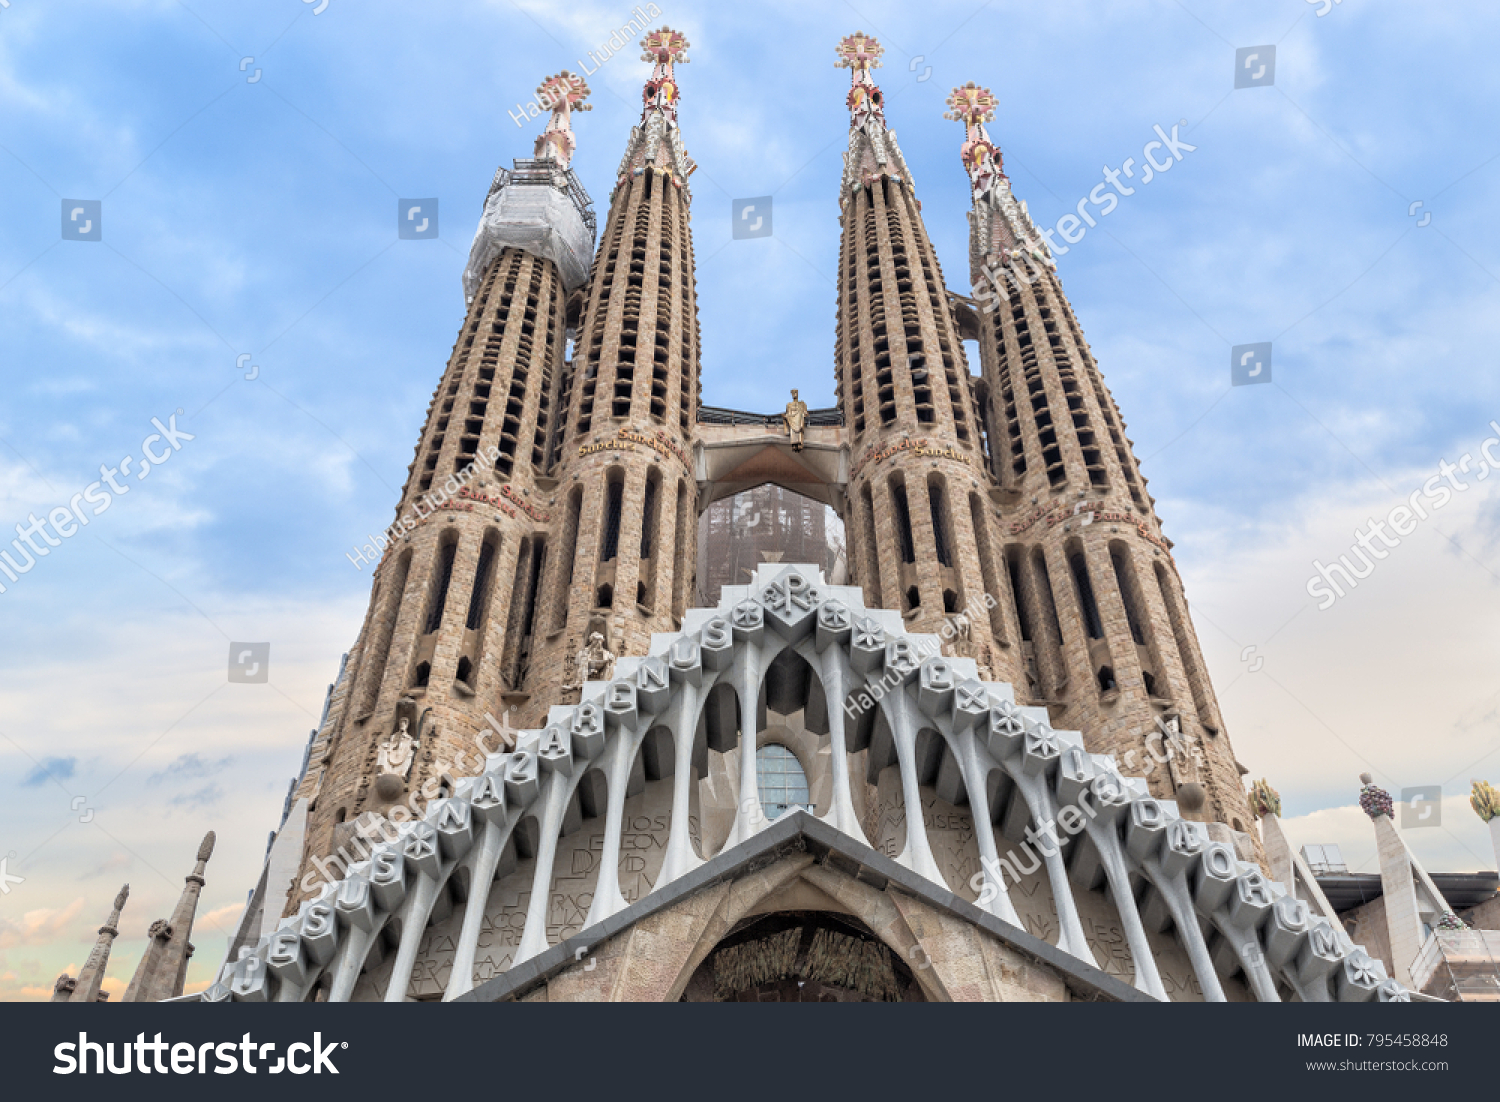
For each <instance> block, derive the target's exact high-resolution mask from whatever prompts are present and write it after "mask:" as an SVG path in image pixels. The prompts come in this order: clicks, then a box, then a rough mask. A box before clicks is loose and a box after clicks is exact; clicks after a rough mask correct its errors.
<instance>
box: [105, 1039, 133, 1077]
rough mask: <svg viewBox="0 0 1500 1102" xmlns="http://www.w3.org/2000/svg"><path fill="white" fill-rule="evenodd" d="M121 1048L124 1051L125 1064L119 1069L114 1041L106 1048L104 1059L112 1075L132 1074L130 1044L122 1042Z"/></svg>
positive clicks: (107, 1044) (106, 1045)
mask: <svg viewBox="0 0 1500 1102" xmlns="http://www.w3.org/2000/svg"><path fill="white" fill-rule="evenodd" d="M120 1047H121V1048H122V1049H123V1050H124V1055H125V1063H123V1064H122V1065H120V1066H119V1067H115V1043H114V1042H113V1041H109V1042H107V1043H106V1044H105V1046H104V1059H105V1062H106V1064H107V1065H108V1067H109V1071H110V1074H111V1075H129V1074H130V1042H129V1041H121V1042H120Z"/></svg>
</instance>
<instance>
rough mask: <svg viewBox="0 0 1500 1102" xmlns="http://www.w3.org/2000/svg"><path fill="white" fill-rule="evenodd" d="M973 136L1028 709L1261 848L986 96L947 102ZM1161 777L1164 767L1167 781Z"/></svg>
mask: <svg viewBox="0 0 1500 1102" xmlns="http://www.w3.org/2000/svg"><path fill="white" fill-rule="evenodd" d="M947 102H948V107H949V112H948V114H947V116H946V117H947V118H949V119H952V120H955V121H957V122H960V123H962V124H963V127H964V141H963V144H962V145H961V146H960V147H959V154H960V157H961V159H962V162H963V166H964V170H965V171H966V172H967V173H968V176H969V180H970V184H971V194H972V200H973V207H972V209H971V211H970V213H969V227H970V229H969V270H970V278H971V280H972V281H973V285H974V286H975V287H976V288H977V289H978V290H977V291H976V294H975V300H976V303H977V304H978V305H979V316H978V327H979V349H980V363H981V367H982V373H983V382H984V386H983V388H982V392H983V393H984V394H985V395H986V396H987V401H986V403H985V405H984V408H983V410H982V415H983V416H984V418H985V421H986V427H987V434H988V438H989V440H990V443H991V467H992V471H993V474H994V477H995V479H996V481H997V482H998V484H999V487H1000V495H999V496H1000V498H1001V500H1002V501H1003V502H1005V503H1006V505H1005V519H1006V523H1005V525H1004V527H1005V538H1004V542H1003V544H1002V545H1000V546H998V547H997V548H995V550H996V551H997V553H998V556H999V557H998V558H997V560H996V570H997V572H998V571H1000V570H1003V571H1004V572H1005V574H1006V575H1007V576H1008V579H1009V581H1010V583H1011V588H1012V590H1013V592H1014V593H1015V595H1016V602H1017V619H1018V621H1019V626H1020V635H1021V647H1020V651H1021V653H1022V656H1023V669H1022V672H1021V675H1020V676H1019V677H1018V678H1017V679H1016V680H1015V682H1014V684H1015V686H1016V695H1017V698H1018V699H1019V698H1021V697H1023V696H1024V697H1026V698H1027V700H1028V702H1029V703H1033V704H1042V705H1046V706H1048V707H1049V708H1050V710H1051V712H1052V716H1053V721H1054V723H1056V724H1057V725H1058V726H1062V727H1068V728H1072V729H1075V730H1079V731H1082V732H1084V734H1085V738H1086V739H1087V742H1088V749H1089V750H1091V751H1093V752H1095V753H1107V754H1114V755H1115V756H1116V758H1117V759H1118V760H1119V761H1120V763H1121V767H1122V768H1123V769H1125V771H1127V772H1132V773H1134V772H1144V773H1146V774H1147V776H1148V779H1149V781H1150V784H1151V790H1152V794H1153V795H1155V796H1157V797H1158V798H1165V799H1176V800H1178V801H1179V803H1180V804H1181V805H1182V808H1183V810H1184V811H1185V812H1187V813H1189V814H1191V815H1194V816H1195V817H1198V816H1201V817H1203V818H1205V819H1208V820H1211V821H1216V822H1221V823H1225V824H1228V825H1230V826H1231V827H1233V828H1234V829H1236V830H1239V831H1242V832H1247V833H1248V832H1249V831H1250V824H1251V822H1252V819H1251V816H1250V809H1249V805H1248V803H1247V802H1246V798H1245V795H1244V790H1243V786H1242V784H1241V781H1240V775H1241V771H1240V769H1239V767H1238V764H1237V762H1236V761H1235V757H1234V751H1233V749H1232V748H1231V747H1230V744H1229V738H1228V736H1227V735H1226V734H1225V733H1224V725H1223V722H1222V720H1221V719H1220V718H1219V709H1218V703H1217V701H1216V700H1215V698H1214V691H1213V686H1212V685H1211V684H1210V682H1209V678H1208V670H1207V667H1206V666H1205V664H1204V661H1203V655H1202V652H1201V650H1200V649H1199V646H1198V640H1197V637H1196V635H1195V633H1194V631H1193V625H1192V621H1191V619H1189V616H1188V607H1187V601H1186V598H1185V597H1184V595H1183V590H1182V580H1181V578H1180V577H1179V576H1178V573H1177V566H1176V563H1175V562H1174V561H1173V559H1172V543H1171V541H1170V540H1168V539H1167V538H1166V537H1165V536H1164V535H1163V534H1162V531H1161V522H1160V521H1159V519H1158V518H1157V516H1156V510H1155V501H1154V499H1152V498H1151V496H1150V495H1149V494H1148V493H1147V492H1146V480H1145V478H1144V477H1143V476H1142V475H1141V472H1140V465H1139V464H1138V463H1137V461H1136V458H1135V455H1134V453H1133V452H1132V450H1131V441H1130V440H1129V439H1128V438H1127V437H1126V435H1125V422H1124V419H1123V418H1122V417H1121V416H1120V411H1119V407H1118V406H1116V404H1115V401H1114V398H1113V396H1111V394H1110V392H1109V388H1108V387H1106V386H1105V384H1104V377H1103V375H1102V374H1101V373H1100V371H1099V365H1098V363H1097V362H1096V361H1095V359H1094V356H1093V353H1092V351H1091V350H1090V348H1089V344H1088V342H1087V341H1086V340H1084V337H1083V331H1082V329H1081V328H1080V327H1079V324H1078V320H1077V318H1076V317H1075V316H1074V314H1073V308H1072V306H1071V305H1070V304H1069V302H1068V299H1067V296H1066V295H1065V294H1064V293H1063V289H1062V281H1061V280H1060V279H1059V278H1058V275H1057V265H1056V263H1055V261H1054V260H1053V258H1052V254H1051V251H1050V250H1049V249H1048V247H1047V244H1046V242H1045V241H1044V240H1043V238H1042V235H1041V234H1040V233H1038V231H1037V228H1036V226H1035V225H1034V224H1033V223H1032V221H1031V218H1030V215H1029V214H1028V213H1027V210H1026V204H1025V203H1024V202H1021V201H1018V200H1017V199H1016V197H1015V196H1014V194H1013V193H1012V192H1011V187H1010V181H1009V179H1008V178H1007V177H1006V175H1005V172H1004V166H1003V161H1002V158H1001V154H1000V150H999V148H998V147H997V146H996V145H995V144H994V143H993V142H992V141H991V140H990V136H989V133H988V132H987V130H986V129H985V123H987V122H990V121H992V120H993V119H994V117H995V108H996V106H997V101H996V99H995V97H994V96H993V95H992V94H991V93H990V91H989V89H987V88H981V87H979V86H978V85H976V84H974V83H973V82H972V81H971V82H970V83H969V84H967V85H965V86H964V87H962V88H955V89H954V90H953V92H952V94H951V95H950V96H949V97H948V101H947ZM1153 762H1155V765H1154V766H1153Z"/></svg>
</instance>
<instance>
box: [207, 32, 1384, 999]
mask: <svg viewBox="0 0 1500 1102" xmlns="http://www.w3.org/2000/svg"><path fill="white" fill-rule="evenodd" d="M642 47H643V49H644V51H645V52H644V55H643V59H644V60H645V61H647V62H648V63H650V65H651V70H650V75H649V77H648V78H647V81H646V83H645V87H644V90H643V104H642V114H641V121H640V123H639V125H637V126H636V127H635V128H634V129H633V130H632V131H631V133H630V135H629V136H628V138H627V139H626V142H625V152H624V156H623V158H622V160H621V163H620V167H619V171H618V173H617V175H616V177H615V179H614V180H613V181H611V182H610V184H609V191H608V199H607V209H606V210H605V211H604V214H603V227H602V232H601V233H598V234H596V213H595V210H594V207H593V204H592V200H591V199H590V197H589V195H588V193H587V191H586V190H585V189H584V187H583V185H582V183H581V182H580V181H579V180H578V178H577V176H576V175H575V174H574V173H573V170H572V168H571V167H570V165H571V160H572V155H573V152H574V149H575V145H576V140H577V139H576V137H575V135H574V132H573V122H574V119H573V116H574V114H575V113H577V112H581V111H586V110H588V104H587V102H586V99H587V95H588V88H587V86H586V84H585V83H584V82H583V80H582V79H581V78H580V77H577V76H575V75H572V74H569V73H567V72H564V73H561V74H559V75H557V76H554V77H550V78H548V79H547V80H546V81H545V82H544V83H543V84H542V86H541V87H540V88H539V89H538V96H539V99H538V102H539V103H541V104H542V105H543V106H545V107H548V108H549V109H550V117H549V119H548V121H547V123H546V125H545V129H544V130H543V132H542V134H541V136H540V137H539V138H538V140H537V143H536V148H535V151H534V156H533V157H532V158H531V159H528V160H519V161H516V162H515V166H514V168H513V169H502V170H501V171H500V172H499V173H498V174H497V176H496V178H495V181H494V184H493V185H492V187H491V189H490V192H489V195H488V196H487V198H486V202H485V206H484V213H483V216H482V218H481V222H480V227H479V230H478V233H477V234H476V237H475V242H474V246H473V250H472V253H471V259H470V264H469V267H468V270H467V271H466V273H465V290H466V293H467V299H468V306H467V313H466V316H465V318H464V322H463V326H462V328H461V330H460V332H459V335H458V339H457V341H456V343H455V345H454V348H453V352H452V354H451V356H450V359H449V362H448V364H447V367H446V369H445V370H444V372H443V374H442V376H441V378H440V379H439V381H438V384H437V388H436V390H435V391H434V393H433V399H432V403H431V405H430V406H429V409H428V413H427V420H426V424H425V425H424V426H423V429H422V433H421V436H420V437H419V439H418V443H417V447H416V452H415V455H414V457H413V460H412V464H411V467H410V471H409V475H408V480H407V484H406V486H405V489H404V491H403V493H402V497H401V500H400V502H399V503H398V504H397V508H396V519H395V523H393V524H392V526H391V528H390V529H388V530H387V533H386V534H385V535H384V536H383V537H382V538H381V539H380V540H379V541H377V542H378V543H380V544H382V545H383V546H378V547H377V546H374V545H372V547H371V548H370V552H371V554H372V556H374V557H377V558H378V560H379V565H378V568H377V569H376V570H375V573H374V581H373V590H372V594H371V600H370V606H369V612H368V614H367V616H366V619H365V622H364V624H363V627H362V628H361V630H360V633H359V637H358V639H357V640H356V642H355V644H354V646H353V647H352V649H351V650H350V652H349V654H348V656H347V660H346V662H345V664H344V666H343V668H342V669H341V671H340V675H339V678H338V680H337V682H336V684H335V685H334V686H333V687H332V688H331V690H330V695H329V700H328V704H327V707H326V709H325V714H324V717H323V721H322V724H321V726H320V728H319V729H318V730H317V731H316V732H314V736H313V739H312V742H311V745H310V747H309V751H308V755H307V760H306V763H305V767H304V770H303V772H302V775H301V777H300V778H299V780H298V781H297V782H296V784H295V786H294V790H293V792H292V793H291V795H290V797H289V800H288V808H287V813H286V815H285V817H284V821H283V823H282V825H281V828H280V830H279V831H278V833H277V835H276V838H275V842H274V844H273V845H272V848H271V851H270V855H269V858H268V861H267V865H266V871H265V873H264V874H263V875H262V877H261V881H260V884H259V885H258V887H257V889H256V891H255V893H254V896H253V899H252V903H251V906H250V907H249V908H248V909H247V913H246V916H245V918H244V921H243V923H242V925H241V928H240V930H239V933H238V936H237V937H236V939H235V942H234V945H233V946H232V951H231V959H230V961H229V962H228V963H226V965H225V966H224V968H223V970H222V971H221V974H220V977H219V980H218V982H216V983H215V984H214V985H213V986H212V987H211V988H210V989H209V991H208V992H207V993H206V994H205V996H204V998H205V999H206V1000H207V1001H222V1000H227V999H233V1000H271V1001H300V1000H331V1001H342V1000H385V1001H406V1000H438V999H444V1000H453V999H469V1000H472V999H552V1000H566V999H617V1000H627V999H652V1000H658V999H673V1000H675V999H688V1000H703V1001H710V1000H715V999H718V1000H724V999H772V1000H813V1001H851V1000H853V1001H858V1000H871V999H880V1000H929V1001H933V1000H950V999H951V1000H1018V999H1019V1000H1028V999H1029V1000H1064V999H1101V998H1103V999H1120V1000H1127V1001H1129V1000H1207V1001H1223V1000H1249V999H1260V1000H1264V1001H1276V1000H1292V999H1303V1000H1327V999H1341V1000H1351V1001H1361V1000H1368V999H1379V1000H1381V1001H1387V1000H1404V999H1405V998H1406V997H1407V995H1406V991H1405V989H1404V988H1402V987H1401V985H1400V984H1398V983H1396V982H1395V981H1394V980H1390V979H1388V978H1387V977H1386V975H1385V970H1384V969H1383V968H1382V967H1381V965H1380V964H1379V962H1378V961H1374V960H1372V959H1371V958H1370V957H1369V956H1368V955H1367V954H1365V953H1364V952H1363V951H1362V950H1360V949H1359V948H1358V947H1357V946H1354V945H1353V944H1352V943H1349V941H1348V939H1347V938H1342V937H1340V936H1339V931H1338V930H1337V929H1336V928H1335V927H1334V926H1333V925H1332V924H1330V923H1329V922H1328V921H1327V919H1326V918H1324V917H1322V916H1320V915H1318V914H1317V913H1315V912H1314V911H1312V910H1310V909H1309V907H1308V905H1307V904H1306V902H1305V901H1303V900H1301V899H1299V898H1298V897H1297V896H1295V895H1291V894H1288V893H1287V890H1286V889H1285V888H1284V887H1283V886H1282V885H1280V884H1278V883H1276V882H1274V881H1273V880H1271V878H1270V877H1269V876H1268V875H1267V871H1268V867H1269V866H1267V865H1266V861H1265V857H1264V855H1263V853H1262V851H1261V844H1260V840H1259V838H1258V837H1257V836H1256V835H1255V833H1254V831H1253V829H1252V826H1251V824H1252V814H1251V811H1250V805H1249V802H1248V800H1247V797H1246V793H1245V788H1244V785H1243V782H1242V779H1241V778H1242V775H1243V774H1244V772H1245V770H1244V769H1243V768H1242V767H1241V766H1239V765H1238V763H1237V762H1236V760H1235V756H1234V752H1233V750H1232V748H1231V745H1230V742H1229V736H1228V733H1227V731H1225V729H1224V725H1223V723H1222V720H1221V719H1220V717H1219V714H1218V707H1217V703H1216V701H1215V696H1214V690H1213V686H1212V685H1211V683H1210V681H1209V678H1208V672H1207V668H1206V665H1205V663H1204V659H1203V655H1202V653H1201V651H1200V649H1199V646H1198V643H1197V640H1196V638H1195V635H1194V631H1193V627H1192V623H1191V620H1190V619H1189V616H1188V610H1187V602H1186V598H1185V596H1184V594H1183V590H1182V583H1181V580H1180V578H1179V576H1178V573H1177V569H1176V566H1175V564H1174V562H1173V559H1172V554H1171V546H1172V545H1171V542H1170V541H1169V540H1168V539H1166V537H1165V536H1164V535H1163V534H1162V532H1161V527H1160V522H1159V520H1158V518H1157V516H1156V514H1155V510H1154V501H1153V499H1152V498H1151V496H1150V495H1149V493H1148V492H1147V490H1146V481H1145V479H1144V478H1143V477H1142V475H1141V473H1140V470H1139V465H1138V463H1137V461H1136V459H1135V457H1134V455H1133V453H1132V450H1131V443H1130V441H1129V439H1128V437H1126V435H1125V423H1124V421H1123V419H1122V418H1121V416H1120V412H1119V410H1118V408H1117V406H1116V405H1115V402H1114V400H1113V398H1112V397H1111V396H1110V393H1109V391H1108V389H1107V387H1106V386H1105V384H1104V381H1103V377H1102V375H1101V373H1100V370H1099V367H1098V364H1097V363H1096V361H1095V360H1094V358H1093V355H1092V352H1091V351H1090V348H1089V345H1088V343H1087V342H1086V341H1085V340H1084V337H1083V334H1082V329H1081V327H1080V325H1079V323H1078V321H1077V319H1076V317H1075V316H1074V313H1073V310H1072V307H1071V306H1070V304H1069V302H1068V300H1067V297H1066V296H1065V294H1064V292H1063V289H1062V284H1061V281H1060V279H1059V277H1058V275H1057V272H1056V267H1055V264H1054V262H1053V259H1052V256H1051V252H1050V250H1049V248H1048V243H1047V241H1046V240H1045V239H1044V237H1043V235H1042V234H1040V233H1039V232H1038V230H1037V228H1036V227H1035V226H1034V225H1033V223H1032V222H1031V219H1030V217H1029V215H1028V214H1027V210H1026V205H1025V203H1024V202H1021V201H1020V200H1018V199H1017V198H1016V197H1015V196H1014V195H1013V194H1012V192H1011V190H1010V184H1009V181H1008V179H1007V178H1006V176H1005V174H1004V172H1003V165H1002V159H1001V154H1000V151H999V149H998V148H997V147H996V146H995V145H994V144H993V142H992V141H991V139H990V138H989V135H988V133H987V131H986V128H985V124H986V123H987V122H989V121H991V120H992V119H993V114H994V108H995V100H994V98H993V97H992V96H991V95H990V94H989V92H988V91H987V90H985V89H983V88H979V87H977V86H975V85H972V84H971V85H968V86H966V87H964V88H958V89H954V91H953V94H952V96H951V97H950V98H949V101H948V104H949V107H950V109H951V110H950V114H949V118H951V119H953V120H955V121H957V122H958V123H960V124H961V125H962V128H963V140H962V143H961V145H960V155H961V161H962V165H963V168H964V170H965V171H966V172H967V174H968V176H969V179H970V181H971V185H972V189H971V190H972V207H971V210H970V211H969V213H968V217H969V221H970V255H969V266H970V272H969V274H970V280H971V285H972V286H973V287H974V288H975V292H974V294H973V295H959V294H955V293H953V292H950V291H949V290H948V289H947V284H946V282H945V280H944V276H943V272H942V268H941V266H940V264H939V261H938V258H937V255H936V252H935V250H934V248H933V246H932V243H931V241H930V240H929V238H928V236H927V230H926V227H925V225H924V221H923V219H924V215H923V211H922V208H921V204H920V202H919V200H918V193H917V186H916V183H915V180H914V178H913V175H912V173H911V170H910V168H909V166H908V165H907V163H906V161H905V158H904V156H903V154H902V152H901V149H900V146H899V145H898V143H897V139H896V134H895V132H894V131H893V130H891V129H890V128H889V127H888V125H887V120H886V117H885V113H884V103H883V96H882V93H881V90H880V88H879V86H878V85H877V84H876V83H875V80H874V75H873V74H874V69H875V68H876V67H878V66H879V63H880V54H881V48H880V46H879V44H878V43H877V42H876V41H875V40H874V39H872V38H870V37H868V36H866V35H863V34H856V35H851V36H849V37H848V38H846V39H844V40H843V41H842V42H841V43H840V44H839V47H838V50H837V59H838V61H837V63H838V64H839V65H841V66H843V67H845V68H847V69H848V70H849V73H850V78H851V79H850V90H849V94H848V100H847V106H848V108H849V111H850V133H849V147H848V151H847V153H846V154H845V158H844V170H843V175H842V179H841V180H840V181H839V184H838V197H837V198H838V217H839V221H840V226H841V230H842V233H841V240H840V247H839V259H838V273H839V274H838V290H837V302H836V307H837V315H836V317H837V320H836V325H835V354H834V364H833V367H834V374H835V379H836V382H837V393H838V406H837V408H836V409H833V410H815V411H808V410H806V407H805V406H800V405H799V404H798V403H795V402H794V403H793V404H792V405H789V407H788V409H787V411H786V413H785V414H784V415H748V414H734V415H731V411H722V410H714V409H712V408H711V407H706V406H704V405H703V403H702V379H701V343H700V333H699V327H698V317H697V305H696V294H697V291H696V275H695V269H694V253H693V241H692V222H691V218H690V210H691V203H692V190H691V182H690V178H691V176H692V173H693V170H694V168H695V165H694V162H693V160H692V158H691V156H689V154H688V152H687V148H686V143H685V135H684V131H683V128H682V126H681V124H680V120H679V106H680V103H681V99H682V97H681V94H680V90H679V85H678V79H679V77H678V67H679V66H680V65H682V64H683V63H684V62H686V60H687V58H686V51H687V48H688V43H687V42H686V40H685V39H684V38H683V36H682V35H681V34H680V33H678V32H676V31H673V30H671V29H670V28H663V29H661V30H656V31H652V32H650V33H649V34H647V35H646V36H645V38H644V40H643V42H642ZM938 216H942V217H947V216H949V215H946V214H945V215H938ZM596 236H597V239H598V243H597V247H596V244H595V240H596ZM965 340H975V341H977V343H978V347H979V358H980V362H979V364H978V365H973V366H974V367H977V373H974V371H972V370H971V365H970V364H969V363H968V362H967V359H966V356H965V352H964V341H965ZM768 483H769V484H772V485H774V486H776V487H779V488H781V490H783V491H788V492H791V493H795V494H800V495H803V496H804V497H806V498H808V499H811V500H812V501H813V502H817V503H819V508H821V506H822V505H827V506H830V507H832V509H833V510H834V511H835V512H836V513H837V514H838V515H839V517H840V518H841V519H842V521H843V523H844V526H845V535H846V540H847V557H846V558H841V559H840V562H839V568H838V571H837V574H836V575H834V576H830V573H829V572H828V571H827V570H825V569H823V567H822V564H819V563H814V564H808V565H798V564H796V563H794V562H792V561H791V560H788V561H787V562H785V563H783V562H777V561H766V562H762V563H761V564H760V565H759V566H758V567H756V568H755V569H754V573H753V575H751V576H749V577H740V578H735V579H731V581H730V584H723V585H722V586H721V587H716V588H717V590H718V592H717V596H718V601H717V604H716V605H715V606H714V607H709V608H695V607H691V606H692V604H693V596H694V593H695V570H696V569H697V563H698V557H699V550H700V549H699V547H698V538H699V537H698V533H699V531H700V517H701V515H702V514H703V512H704V511H705V510H707V509H709V508H710V507H711V506H713V505H714V504H715V503H716V502H721V501H725V500H726V499H729V498H731V497H733V496H734V495H735V494H738V493H742V492H745V491H748V490H753V489H755V488H756V487H760V486H764V485H766V484H768ZM820 516H821V514H820ZM845 575H847V577H846V576H845ZM178 990H180V985H179V987H178Z"/></svg>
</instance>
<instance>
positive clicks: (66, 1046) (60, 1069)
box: [52, 1041, 78, 1075]
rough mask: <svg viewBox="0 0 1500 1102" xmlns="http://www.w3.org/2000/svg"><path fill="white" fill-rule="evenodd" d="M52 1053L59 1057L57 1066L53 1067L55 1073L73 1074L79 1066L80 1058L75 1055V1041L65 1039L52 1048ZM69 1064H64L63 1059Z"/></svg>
mask: <svg viewBox="0 0 1500 1102" xmlns="http://www.w3.org/2000/svg"><path fill="white" fill-rule="evenodd" d="M52 1055H53V1056H54V1057H55V1058H56V1059H57V1067H55V1068H53V1069H52V1074H53V1075H72V1074H73V1072H74V1071H75V1070H76V1069H77V1067H78V1060H77V1059H76V1058H75V1057H74V1056H73V1042H72V1041H64V1042H63V1043H62V1044H60V1045H58V1046H57V1047H56V1048H54V1049H53V1050H52ZM64 1060H66V1061H67V1065H66V1066H64V1065H63V1061H64Z"/></svg>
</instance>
